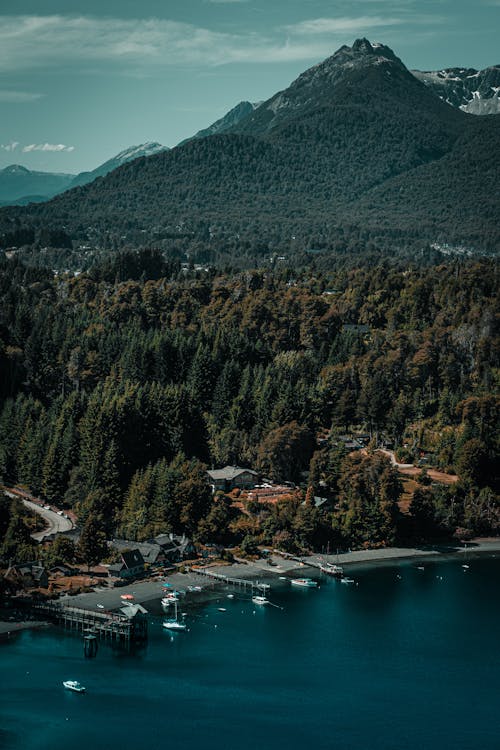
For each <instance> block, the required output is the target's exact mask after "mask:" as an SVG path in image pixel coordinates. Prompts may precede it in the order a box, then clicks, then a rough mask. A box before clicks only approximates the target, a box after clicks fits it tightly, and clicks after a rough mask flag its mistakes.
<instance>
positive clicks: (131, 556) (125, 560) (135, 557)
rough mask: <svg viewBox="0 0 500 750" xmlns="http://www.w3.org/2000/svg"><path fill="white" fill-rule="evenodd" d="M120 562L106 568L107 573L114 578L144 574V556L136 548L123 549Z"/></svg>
mask: <svg viewBox="0 0 500 750" xmlns="http://www.w3.org/2000/svg"><path fill="white" fill-rule="evenodd" d="M121 558H122V559H121V562H119V563H114V564H113V565H110V566H109V568H108V575H109V576H111V577H114V578H136V577H137V576H141V575H143V574H144V558H143V556H142V555H141V553H140V552H139V550H138V549H129V550H124V551H123V552H122V553H121Z"/></svg>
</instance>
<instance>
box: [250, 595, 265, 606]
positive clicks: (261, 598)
mask: <svg viewBox="0 0 500 750" xmlns="http://www.w3.org/2000/svg"><path fill="white" fill-rule="evenodd" d="M252 601H253V603H254V604H260V605H264V604H269V599H268V598H267V596H261V595H260V594H256V595H255V596H252Z"/></svg>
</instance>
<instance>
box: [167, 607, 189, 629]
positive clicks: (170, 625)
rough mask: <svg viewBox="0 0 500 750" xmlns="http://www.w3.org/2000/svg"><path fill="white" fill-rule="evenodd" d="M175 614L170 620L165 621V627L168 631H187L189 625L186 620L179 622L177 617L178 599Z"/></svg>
mask: <svg viewBox="0 0 500 750" xmlns="http://www.w3.org/2000/svg"><path fill="white" fill-rule="evenodd" d="M174 603H175V613H174V617H173V618H172V619H170V620H165V621H164V622H163V627H164V628H165V629H166V630H187V625H186V623H185V622H184V619H182V620H179V618H178V616H177V599H175V602H174Z"/></svg>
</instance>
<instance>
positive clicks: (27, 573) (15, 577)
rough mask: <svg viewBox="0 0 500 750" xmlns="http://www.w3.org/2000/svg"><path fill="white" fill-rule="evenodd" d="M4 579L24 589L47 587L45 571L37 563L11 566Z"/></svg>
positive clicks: (47, 580)
mask: <svg viewBox="0 0 500 750" xmlns="http://www.w3.org/2000/svg"><path fill="white" fill-rule="evenodd" d="M5 578H6V579H7V580H8V581H11V582H12V583H16V584H19V586H20V587H22V588H25V589H34V588H40V589H46V588H47V587H48V585H49V576H48V574H47V571H46V569H45V568H44V567H43V565H40V564H39V563H38V562H26V563H20V564H19V565H11V566H10V567H9V569H8V570H7V572H6V573H5Z"/></svg>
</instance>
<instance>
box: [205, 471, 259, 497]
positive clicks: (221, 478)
mask: <svg viewBox="0 0 500 750" xmlns="http://www.w3.org/2000/svg"><path fill="white" fill-rule="evenodd" d="M207 474H208V477H209V480H210V483H211V484H212V485H213V487H214V491H217V490H222V492H231V490H234V489H235V488H238V489H240V490H252V489H253V488H254V487H255V485H256V484H259V481H260V475H259V474H258V473H257V472H256V471H253V470H252V469H243V468H242V467H241V466H225V467H224V468H223V469H212V470H211V471H208V472H207Z"/></svg>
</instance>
